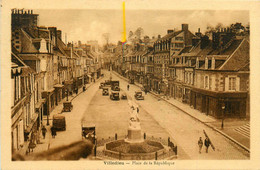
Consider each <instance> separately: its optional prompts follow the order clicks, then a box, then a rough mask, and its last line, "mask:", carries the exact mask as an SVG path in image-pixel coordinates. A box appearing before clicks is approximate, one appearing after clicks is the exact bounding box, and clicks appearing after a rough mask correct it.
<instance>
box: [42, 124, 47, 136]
mask: <svg viewBox="0 0 260 170" xmlns="http://www.w3.org/2000/svg"><path fill="white" fill-rule="evenodd" d="M46 132H47V129H46V128H45V126H43V127H42V136H43V139H45V135H46Z"/></svg>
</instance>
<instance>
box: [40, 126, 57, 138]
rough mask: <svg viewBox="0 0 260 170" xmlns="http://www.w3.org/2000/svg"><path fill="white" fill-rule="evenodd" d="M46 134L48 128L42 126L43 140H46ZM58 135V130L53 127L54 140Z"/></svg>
mask: <svg viewBox="0 0 260 170" xmlns="http://www.w3.org/2000/svg"><path fill="white" fill-rule="evenodd" d="M46 133H47V129H46V127H45V126H42V136H43V139H45V136H46ZM56 135H57V132H56V129H55V128H54V127H53V126H52V127H51V136H52V138H55V136H56Z"/></svg>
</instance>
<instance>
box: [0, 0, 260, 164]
mask: <svg viewBox="0 0 260 170" xmlns="http://www.w3.org/2000/svg"><path fill="white" fill-rule="evenodd" d="M115 2H116V3H117V8H101V7H93V8H79V9H75V8H64V7H63V8H59V7H58V5H56V6H54V7H55V8H53V7H52V8H46V7H42V8H41V7H40V6H38V7H33V5H27V6H25V5H24V6H23V5H21V4H19V5H17V6H16V5H12V6H11V5H10V8H9V9H8V10H6V11H7V12H6V13H5V14H6V15H8V16H7V17H8V18H9V26H8V28H9V29H10V30H9V31H10V32H9V33H7V34H9V37H10V38H9V39H5V41H6V42H5V43H6V44H7V46H10V47H8V49H10V51H7V54H8V55H9V56H6V57H5V58H6V59H5V60H9V61H8V62H9V63H10V65H8V70H7V69H5V70H4V72H5V73H2V74H4V75H8V77H7V79H9V80H8V82H10V84H9V85H8V89H9V91H8V92H6V94H8V98H6V99H9V100H10V106H9V105H8V109H7V110H5V116H6V117H7V118H8V119H10V120H9V122H10V124H6V125H5V128H6V129H8V133H7V134H8V135H9V137H7V138H8V139H10V140H9V141H8V142H7V143H9V144H8V146H10V148H9V149H8V148H7V150H9V152H10V154H8V155H9V158H7V160H9V161H10V162H11V163H22V162H23V163H26V162H31V163H36V164H37V162H39V161H41V162H42V161H47V163H48V162H50V163H53V161H55V162H59V161H65V162H66V161H67V163H69V162H71V161H78V162H83V163H85V164H84V165H87V164H88V163H90V164H92V163H97V165H100V164H102V167H103V168H104V169H106V168H112V169H117V168H124V169H125V168H128V166H129V168H130V166H131V168H135V169H136V168H137V169H142V168H144V169H145V167H142V166H145V165H147V167H146V168H148V167H149V166H154V167H153V168H162V169H164V166H166V167H167V168H177V166H176V164H178V161H213V160H216V161H227V160H229V161H239V162H240V161H250V160H251V159H252V152H251V150H252V149H251V148H252V136H253V135H254V133H252V128H251V127H252V114H256V113H255V112H252V107H251V106H252V103H251V102H252V100H254V102H256V103H258V102H259V101H258V102H257V101H255V99H252V96H251V94H252V93H253V92H252V88H250V87H251V83H252V81H253V82H254V80H252V77H251V75H252V74H251V70H252V69H251V65H250V60H252V59H251V58H252V53H251V51H252V49H251V48H252V42H251V39H252V38H251V37H252V36H251V32H250V28H251V29H252V27H251V23H252V18H251V15H250V9H246V10H245V9H244V10H243V9H238V8H235V9H232V8H231V9H204V8H201V9H176V8H172V9H171V8H167V9H163V8H162V9H152V8H149V7H148V8H145V9H140V8H135V7H133V4H131V3H130V2H129V1H115ZM128 2H129V3H128ZM154 2H156V3H159V1H154ZM156 3H155V4H154V3H151V5H156ZM94 4H95V3H94ZM128 5H129V6H128ZM258 5H259V4H258ZM104 6H105V5H104ZM3 25H4V24H2V26H3ZM2 26H1V27H2ZM7 41H8V42H7ZM258 43H259V42H258ZM255 46H256V45H255V44H254V46H253V47H254V48H255ZM2 49H3V48H2ZM1 60H2V59H1ZM2 62H3V60H2ZM251 63H252V62H251ZM1 64H4V66H5V68H7V67H6V66H7V64H6V63H1ZM2 72H3V71H2ZM10 73H11V74H10ZM254 77H255V76H254ZM2 90H3V88H1V91H2ZM5 97H7V96H3V93H1V100H2V102H1V103H2V106H1V107H3V105H4V104H3V103H4V100H5ZM1 109H2V108H1ZM3 121H4V120H3V119H1V123H2V122H3ZM255 127H256V126H255ZM256 128H258V130H259V127H256ZM258 132H259V131H258ZM2 135H3V134H2ZM254 139H255V138H254ZM258 141H259V140H258ZM2 146H3V145H2ZM256 150H257V149H254V151H256ZM2 156H3V155H2ZM183 163H184V162H182V164H183ZM184 164H185V163H184ZM214 164H216V162H215V163H214ZM234 164H235V163H234ZM20 165H22V164H20ZM39 165H40V164H39ZM113 166H115V167H114V168H113ZM138 166H140V167H138ZM174 166H176V167H174ZM211 166H212V165H210V166H208V168H209V167H211ZM205 167H207V166H204V168H205ZM216 167H218V166H216ZM229 167H231V166H229ZM10 168H11V167H10V166H9V169H10ZM46 168H47V167H46ZM53 168H54V169H55V166H53V167H52V169H53ZM64 168H65V167H64ZM67 168H68V167H67ZM70 168H71V169H73V167H70ZM178 168H181V167H180V166H178ZM193 168H196V167H193ZM258 168H259V167H258ZM7 169H8V168H7ZM39 169H40V166H39ZM47 169H48V168H47ZM57 169H60V168H58V166H57ZM65 169H66V168H65ZM77 169H81V168H77ZM84 169H88V168H87V167H85V168H84ZM90 169H98V166H94V167H93V168H90ZM181 169H183V168H181ZM187 169H188V168H187ZM231 169H233V168H231Z"/></svg>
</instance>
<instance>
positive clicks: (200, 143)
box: [198, 137, 211, 153]
mask: <svg viewBox="0 0 260 170" xmlns="http://www.w3.org/2000/svg"><path fill="white" fill-rule="evenodd" d="M198 145H199V153H201V149H202V147H203V141H202V137H200V138H199V140H198ZM204 145H205V147H206V153H208V150H209V146H210V145H211V142H210V140H209V138H208V137H206V138H205V140H204Z"/></svg>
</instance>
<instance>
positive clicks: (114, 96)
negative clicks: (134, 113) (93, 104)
mask: <svg viewBox="0 0 260 170" xmlns="http://www.w3.org/2000/svg"><path fill="white" fill-rule="evenodd" d="M110 99H111V100H120V97H119V92H118V91H112V90H111V93H110Z"/></svg>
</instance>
